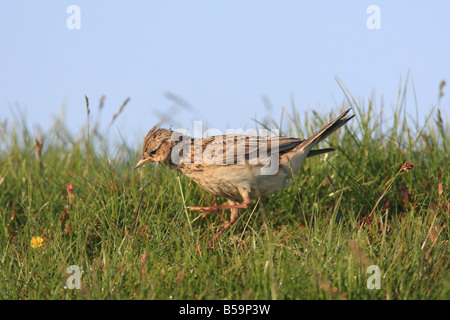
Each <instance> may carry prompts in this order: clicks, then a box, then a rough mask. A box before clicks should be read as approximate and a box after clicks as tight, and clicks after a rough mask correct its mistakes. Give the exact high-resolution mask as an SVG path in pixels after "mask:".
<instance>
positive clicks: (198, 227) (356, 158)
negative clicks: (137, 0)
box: [0, 82, 450, 299]
mask: <svg viewBox="0 0 450 320" xmlns="http://www.w3.org/2000/svg"><path fill="white" fill-rule="evenodd" d="M339 83H340V82H339ZM340 85H341V86H342V89H343V93H344V94H345V96H346V102H345V107H348V106H350V107H352V108H353V112H354V113H355V114H356V117H355V118H354V119H353V120H352V121H351V122H350V123H349V124H348V125H347V126H346V127H345V128H343V129H341V130H340V131H339V132H337V133H335V134H333V135H332V136H330V137H329V138H328V139H327V142H324V143H322V144H323V146H327V145H329V146H331V147H334V148H336V149H337V151H335V152H333V153H330V154H328V155H326V156H323V155H322V156H320V157H314V158H309V159H307V160H306V161H305V162H304V165H303V168H302V170H301V171H300V172H299V174H298V175H297V176H296V178H295V179H294V180H293V181H292V183H293V186H292V187H289V188H285V189H283V190H281V191H280V192H278V193H276V194H274V195H273V196H271V197H267V198H263V199H260V201H258V202H257V203H255V204H254V206H253V207H252V208H251V209H249V210H242V211H241V216H240V218H239V220H238V222H237V223H236V224H235V225H233V227H232V228H231V229H230V230H228V231H227V232H225V233H224V234H223V235H222V236H221V237H220V238H219V239H217V240H214V235H215V234H216V233H217V232H218V230H220V228H221V227H222V226H223V222H222V221H221V219H220V217H219V215H217V214H214V213H211V214H209V215H207V216H202V214H201V213H198V212H190V211H189V210H188V209H186V207H187V206H198V205H204V206H207V205H210V204H211V203H214V202H215V201H217V202H218V203H221V202H222V201H224V199H220V198H217V199H216V198H215V197H214V196H212V195H210V194H208V193H206V192H205V191H203V190H202V189H201V188H200V187H198V186H197V185H196V184H195V183H194V182H192V181H191V180H189V179H188V178H186V177H184V176H182V175H180V174H178V173H177V172H175V171H172V170H170V169H169V168H167V167H163V166H154V165H147V166H145V167H144V168H142V169H140V170H136V171H135V170H134V169H133V168H134V165H135V163H136V162H137V160H138V159H139V157H140V150H136V149H134V148H131V147H129V146H128V145H127V144H126V143H125V142H123V143H121V144H120V145H117V146H115V147H111V143H110V142H109V141H107V140H106V139H105V138H104V137H103V135H102V134H101V132H99V126H98V123H91V124H89V121H88V123H87V125H86V127H85V128H84V129H83V131H82V134H81V135H80V136H78V137H77V136H75V135H73V134H71V133H70V131H69V130H68V129H67V128H66V126H65V124H64V123H63V122H61V121H56V122H55V125H54V126H53V127H52V128H51V129H49V130H48V131H46V132H44V133H42V134H40V135H39V136H38V135H36V134H34V133H32V132H31V131H30V130H29V128H28V125H27V123H26V121H25V120H24V119H16V121H15V122H14V123H12V122H11V121H6V119H0V139H1V140H0V299H449V298H450V275H449V266H450V263H449V228H450V226H449V213H450V202H449V196H448V187H449V182H450V178H449V174H448V173H449V172H450V159H449V146H450V126H449V122H448V120H447V119H445V118H444V116H443V115H442V113H441V112H440V111H439V105H438V106H436V108H435V109H434V110H433V111H432V113H430V114H429V115H428V116H427V117H426V119H421V120H422V122H424V124H422V125H421V126H420V125H419V122H418V121H417V119H411V118H409V116H408V115H407V113H406V111H405V109H406V105H407V102H406V99H405V98H404V97H405V94H406V90H407V86H406V85H405V86H404V87H402V90H399V99H398V101H397V102H396V104H395V105H394V106H393V107H392V112H390V111H386V110H385V108H384V106H376V105H375V104H376V103H375V100H374V98H369V99H367V101H362V102H361V101H360V102H358V101H357V100H356V99H354V98H353V97H352V95H351V94H350V93H349V91H348V90H347V89H346V88H345V87H344V86H343V84H342V83H340ZM86 102H87V110H88V113H87V114H88V117H89V114H90V111H91V110H90V107H89V104H88V100H87V99H86ZM343 108H344V107H343ZM122 109H123V106H122V107H121V110H122ZM336 114H338V110H335V112H333V115H330V116H328V117H324V116H323V115H319V114H315V113H314V112H310V113H308V114H305V116H301V115H300V113H299V112H298V110H297V108H296V107H295V105H294V103H293V104H292V110H291V111H287V110H284V111H283V116H282V119H281V120H280V121H279V122H278V123H275V122H270V121H269V122H268V121H266V122H265V123H263V124H257V125H265V126H268V127H272V128H273V127H274V126H278V127H279V128H280V129H281V131H282V132H283V133H284V134H287V135H290V136H300V137H306V136H308V135H310V134H311V133H312V132H313V131H315V130H317V129H319V128H320V127H321V126H322V125H324V124H325V123H326V122H327V121H328V120H330V119H331V118H332V117H333V116H335V115H336ZM88 119H90V118H88ZM18 120H20V121H18ZM280 126H281V127H280ZM142 138H144V137H142ZM228 214H229V213H228V212H226V213H225V215H228ZM72 265H75V266H77V267H78V268H79V269H71V271H70V272H68V271H67V269H68V268H69V266H72ZM369 266H377V267H375V269H374V267H371V268H369ZM377 268H378V269H377ZM74 270H80V272H81V274H80V277H81V282H80V287H79V289H77V288H75V289H71V288H72V287H73V286H74V285H75V286H76V285H77V283H76V282H74V277H73V276H76V275H77V272H75V271H74ZM373 270H375V271H373ZM376 270H379V272H380V273H379V275H380V281H379V285H380V289H376V288H373V286H375V287H376V286H377V284H378V282H377V281H376V276H377V272H376ZM368 282H369V287H371V285H372V289H371V288H368Z"/></svg>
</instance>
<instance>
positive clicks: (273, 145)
mask: <svg viewBox="0 0 450 320" xmlns="http://www.w3.org/2000/svg"><path fill="white" fill-rule="evenodd" d="M349 111H350V109H349V110H347V111H345V112H343V113H342V114H341V115H340V116H338V117H337V118H336V119H334V120H333V121H331V122H330V123H329V124H327V125H326V126H324V127H323V128H322V129H321V130H319V131H317V132H316V133H315V134H313V135H312V136H311V137H310V138H308V139H306V140H304V139H299V138H288V137H278V136H277V137H274V136H246V135H219V136H213V137H209V138H204V139H201V138H190V137H189V136H186V135H183V134H181V133H179V132H177V131H172V130H169V129H161V128H158V127H153V128H152V129H151V130H150V131H149V133H148V134H147V136H146V137H145V140H144V146H143V151H142V159H141V160H140V161H139V162H138V163H137V165H136V167H135V168H136V169H137V168H139V167H140V166H142V165H144V164H145V163H148V162H155V163H158V164H159V163H162V164H166V165H168V166H170V167H171V168H173V169H177V170H178V171H180V172H181V173H183V174H184V175H186V176H188V177H189V178H191V179H192V180H194V181H195V182H196V183H197V184H199V185H200V186H201V187H202V188H203V189H205V190H206V191H208V192H210V193H212V194H215V195H218V196H222V197H225V198H227V199H228V205H221V206H210V207H189V208H190V209H191V210H200V211H204V212H211V211H218V210H222V209H231V216H230V220H229V221H228V220H226V225H225V226H224V228H223V229H222V230H221V232H220V233H222V232H223V231H225V230H227V229H228V228H230V227H231V226H232V225H233V224H234V223H235V222H236V220H237V219H238V216H239V209H243V208H249V207H250V206H251V204H252V202H253V200H255V199H257V198H259V197H263V196H267V195H270V194H272V193H274V192H276V191H278V190H279V189H280V188H282V187H285V186H289V185H290V184H289V183H288V182H287V180H289V179H291V178H293V176H294V175H295V174H296V173H297V172H298V171H299V169H300V168H301V166H302V163H303V161H304V160H305V159H306V158H307V157H312V156H316V155H320V154H323V153H327V152H331V151H333V150H334V149H331V148H326V149H318V150H312V148H314V147H315V146H316V145H317V144H318V143H319V142H321V141H322V140H324V139H325V138H327V137H328V136H329V135H330V134H332V133H333V132H335V131H336V130H338V129H339V128H340V127H342V126H343V125H344V124H346V123H347V122H348V121H349V120H350V119H352V118H353V117H354V115H351V116H347V114H348V112H349Z"/></svg>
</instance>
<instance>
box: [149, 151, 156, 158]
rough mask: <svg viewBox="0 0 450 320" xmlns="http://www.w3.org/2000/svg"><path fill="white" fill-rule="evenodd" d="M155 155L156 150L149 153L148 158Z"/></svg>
mask: <svg viewBox="0 0 450 320" xmlns="http://www.w3.org/2000/svg"><path fill="white" fill-rule="evenodd" d="M155 154H156V150H153V151H150V152H149V153H148V156H149V157H151V156H154V155H155Z"/></svg>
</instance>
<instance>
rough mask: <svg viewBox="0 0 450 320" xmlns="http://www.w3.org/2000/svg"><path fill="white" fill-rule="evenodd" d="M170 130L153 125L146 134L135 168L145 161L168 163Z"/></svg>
mask: <svg viewBox="0 0 450 320" xmlns="http://www.w3.org/2000/svg"><path fill="white" fill-rule="evenodd" d="M171 138H172V130H169V129H160V128H158V127H157V126H155V127H153V128H152V129H151V130H150V131H149V132H148V134H147V136H146V137H145V140H144V146H143V148H142V158H141V160H139V162H138V163H137V164H136V167H135V169H137V168H139V167H140V166H142V165H144V164H146V163H147V162H155V163H168V162H169V160H170V152H171V149H172V148H171V144H172V143H171Z"/></svg>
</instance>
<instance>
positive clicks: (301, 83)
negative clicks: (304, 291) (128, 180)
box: [0, 0, 450, 144]
mask: <svg viewBox="0 0 450 320" xmlns="http://www.w3.org/2000/svg"><path fill="white" fill-rule="evenodd" d="M70 5H77V6H78V7H79V8H80V13H81V15H80V22H81V23H80V29H73V30H70V29H68V28H67V26H66V20H67V19H68V18H69V16H70V14H68V13H67V12H66V10H67V7H68V6H70ZM370 5H377V6H378V7H379V8H380V22H381V24H380V26H381V29H373V30H371V29H369V28H368V27H367V24H366V21H367V19H368V18H369V16H370V14H368V13H367V8H368V7H369V6H370ZM449 34H450V2H449V1H429V2H426V1H401V0H397V1H375V0H372V1H362V0H358V1H356V0H355V1H326V0H324V1H300V0H293V1H287V0H278V1H270V0H258V1H256V0H253V1H251V0H241V1H235V0H227V1H216V0H208V1H206V0H202V1H200V0H197V1H191V0H183V1H182V0H165V1H155V0H152V1H115V2H113V1H102V0H96V1H75V0H72V1H63V0H53V1H50V0H41V1H31V0H28V1H25V0H22V1H2V2H1V3H0V41H1V42H0V43H1V50H0V120H3V119H4V118H11V115H12V112H11V109H13V108H14V107H13V106H14V105H15V104H18V105H20V106H21V107H22V108H23V109H24V110H25V112H26V115H27V118H28V121H29V124H30V126H32V127H33V128H35V127H36V126H38V125H39V126H40V127H42V128H43V129H44V130H45V129H47V128H49V126H50V125H51V124H52V123H53V121H54V118H55V117H57V116H59V115H60V114H61V110H62V107H63V105H64V106H65V110H66V120H67V123H68V125H69V127H70V129H72V130H73V131H74V132H76V131H77V130H79V129H80V128H81V126H82V125H83V124H84V123H85V121H86V108H85V101H84V95H87V96H88V97H89V100H90V103H91V109H92V116H93V118H92V119H95V117H96V114H97V113H98V111H97V105H98V101H99V99H100V97H101V96H102V95H106V100H105V104H104V109H103V110H102V114H101V119H102V124H103V126H104V127H106V126H107V125H108V124H109V122H110V121H111V118H112V116H113V114H114V113H116V112H117V111H118V109H119V107H120V105H121V104H122V102H123V101H124V100H125V99H126V98H127V97H130V98H131V100H130V102H129V103H128V105H127V106H126V108H125V109H124V111H123V113H122V114H121V115H120V117H119V118H118V119H117V121H116V122H115V124H114V126H113V130H112V132H114V134H116V133H117V132H119V131H120V133H121V134H122V135H123V136H124V137H125V138H126V139H127V140H129V142H130V143H133V144H134V143H135V141H134V140H136V139H143V136H142V135H143V134H145V133H146V132H147V130H149V129H150V128H151V127H152V126H153V125H154V124H156V123H157V122H158V119H159V117H158V112H159V113H170V115H171V116H172V117H173V119H174V120H173V121H172V122H171V123H170V122H169V123H167V125H170V124H173V125H175V126H176V125H178V124H181V125H183V126H185V127H191V126H192V123H193V121H194V120H202V121H204V122H205V123H207V125H208V127H210V128H217V129H219V130H222V131H223V132H224V131H225V129H226V128H246V127H252V126H253V120H252V118H254V117H255V115H256V116H257V117H258V118H263V117H264V116H265V115H267V114H268V110H266V108H265V106H264V103H263V100H262V97H263V96H266V97H267V98H268V99H269V100H270V101H271V104H272V106H273V109H272V110H271V111H270V115H272V116H273V117H274V118H275V119H279V118H280V115H281V110H282V107H286V108H287V109H290V106H291V98H293V99H294V101H295V104H296V107H297V108H298V109H299V110H301V111H303V110H306V109H307V108H308V106H309V109H310V110H311V109H320V111H322V112H329V111H331V110H336V112H337V109H338V108H339V107H340V105H341V103H342V101H344V95H343V93H342V91H341V89H340V88H339V86H338V84H337V82H336V80H335V78H334V77H335V76H338V77H339V78H340V79H341V80H342V81H343V82H344V83H345V85H346V86H347V87H348V89H349V90H350V91H351V92H352V94H353V95H354V96H356V97H360V98H362V99H367V98H368V97H369V96H370V95H371V94H372V92H373V90H375V94H376V97H377V101H381V97H383V100H384V101H385V103H386V107H390V106H391V105H393V104H394V103H395V101H396V96H397V93H398V88H399V82H400V79H403V80H405V78H406V75H407V74H408V72H410V78H412V79H413V81H414V85H415V89H416V96H417V100H418V104H419V107H420V114H419V116H420V117H422V116H424V115H425V114H426V113H427V112H428V111H429V110H430V109H431V106H433V105H436V103H437V97H438V87H439V84H440V82H441V81H442V80H446V81H447V82H449V81H450V63H449V62H448V61H449V57H450V41H449V40H448V38H449ZM445 89H446V90H444V91H446V92H448V87H446V88H445ZM167 92H171V93H173V94H176V95H178V96H180V97H182V98H183V99H184V100H186V101H188V102H189V104H191V105H192V106H193V108H194V109H192V110H191V111H186V110H182V109H180V110H175V111H176V112H174V109H173V108H171V106H172V105H173V102H171V101H170V100H168V99H167V98H166V96H165V94H166V93H167ZM449 101H450V100H449V96H448V95H446V96H444V99H443V101H442V102H441V108H443V109H447V110H449V109H450V108H448V107H449V104H450V103H449ZM407 105H408V112H409V113H411V114H412V115H415V104H414V100H413V95H412V92H411V93H410V94H409V95H408V100H407ZM447 114H449V112H447ZM137 142H141V141H136V143H137Z"/></svg>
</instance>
